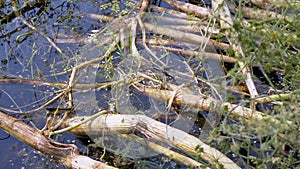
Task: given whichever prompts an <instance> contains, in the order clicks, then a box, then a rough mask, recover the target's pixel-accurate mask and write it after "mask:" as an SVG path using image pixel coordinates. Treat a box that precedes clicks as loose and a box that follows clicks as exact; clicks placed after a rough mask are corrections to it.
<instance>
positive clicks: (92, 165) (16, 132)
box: [0, 112, 114, 169]
mask: <svg viewBox="0 0 300 169" xmlns="http://www.w3.org/2000/svg"><path fill="white" fill-rule="evenodd" d="M0 127H1V128H2V129H3V130H4V131H6V132H7V133H9V134H10V135H12V136H14V137H16V138H17V139H19V140H21V141H22V142H24V143H26V144H28V145H30V146H31V147H33V148H35V149H37V150H39V151H40V152H42V153H45V154H48V155H53V156H55V157H57V159H58V161H59V162H62V163H64V165H65V166H66V167H68V168H72V169H73V168H76V169H79V168H80V169H96V168H97V169H100V168H103V169H106V168H107V169H111V168H114V167H111V166H108V165H106V164H103V163H101V162H99V161H95V160H93V159H91V158H89V157H86V156H83V155H80V154H79V151H78V148H77V147H76V146H75V145H73V144H62V143H59V142H56V141H54V140H52V139H51V138H48V137H45V136H44V135H42V134H41V133H40V131H38V130H36V129H34V128H32V127H30V126H28V125H27V124H25V123H23V122H22V121H20V120H18V119H16V118H14V117H11V116H9V115H7V114H5V113H3V112H0Z"/></svg>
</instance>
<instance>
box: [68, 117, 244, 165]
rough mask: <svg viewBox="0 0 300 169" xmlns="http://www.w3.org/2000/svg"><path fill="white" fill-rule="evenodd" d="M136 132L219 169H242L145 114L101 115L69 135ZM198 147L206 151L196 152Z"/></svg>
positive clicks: (70, 123) (74, 120)
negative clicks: (197, 157)
mask: <svg viewBox="0 0 300 169" xmlns="http://www.w3.org/2000/svg"><path fill="white" fill-rule="evenodd" d="M85 118H89V117H88V116H86V117H74V118H70V119H68V120H67V121H66V122H65V126H66V127H69V126H75V125H77V124H78V123H80V122H81V121H82V120H84V119H85ZM135 130H136V131H139V132H141V133H143V134H145V135H146V136H147V137H149V138H152V139H156V140H158V141H161V142H164V143H168V144H169V145H172V146H175V147H177V148H179V149H182V150H183V151H186V152H188V153H190V154H192V155H200V157H201V158H202V159H204V160H206V161H208V162H209V163H210V164H211V165H213V166H214V167H216V168H228V169H233V168H240V167H239V166H237V165H236V164H235V163H234V162H233V161H231V160H230V159H229V158H228V157H226V156H225V155H224V154H222V153H221V152H219V151H218V150H216V149H215V148H213V147H210V146H208V145H207V144H205V143H203V142H202V141H201V140H199V139H198V138H196V137H194V136H192V135H189V134H187V133H186V132H184V131H181V130H179V129H176V128H173V127H170V126H168V125H166V124H163V123H161V122H158V121H156V120H154V119H151V118H149V117H147V116H144V115H116V114H107V115H102V116H99V117H97V118H95V119H93V120H91V121H89V122H87V123H84V124H82V125H80V126H78V127H76V128H74V129H72V130H70V132H71V133H73V134H76V135H102V134H103V132H104V133H105V134H118V133H119V134H130V133H132V132H133V131H135ZM197 148H200V149H202V150H203V151H202V152H197V151H196V149H197Z"/></svg>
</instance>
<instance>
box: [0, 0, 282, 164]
mask: <svg viewBox="0 0 300 169" xmlns="http://www.w3.org/2000/svg"><path fill="white" fill-rule="evenodd" d="M25 2H27V1H25V0H20V1H19V2H18V3H19V4H16V3H14V1H5V2H3V1H1V0H0V8H1V10H0V61H1V63H0V77H1V78H0V79H11V78H23V79H32V80H39V81H45V82H59V83H64V84H66V83H67V82H68V80H69V77H70V73H67V74H57V73H59V72H63V71H64V70H67V69H69V68H71V67H72V66H73V65H76V64H78V60H81V59H82V60H84V59H87V58H83V57H81V56H79V55H78V54H85V53H89V52H90V53H93V52H99V51H97V50H95V51H89V48H86V51H85V47H89V46H84V44H83V43H81V42H82V40H83V39H85V38H87V37H89V36H90V35H91V33H92V32H93V31H94V30H99V29H102V28H103V27H105V26H106V23H105V22H102V21H100V20H98V19H96V18H93V17H91V16H90V15H88V14H104V15H112V16H113V17H114V18H117V17H118V14H117V13H118V12H120V9H125V8H126V9H127V8H128V9H129V8H130V7H129V6H132V4H134V3H135V2H136V1H134V0H133V1H126V0H122V1H121V2H122V3H121V5H119V6H118V5H117V6H114V4H112V3H111V4H110V3H109V2H113V1H108V0H93V1H85V0H53V1H50V2H47V3H44V2H40V3H34V2H30V3H32V4H30V5H28V4H27V5H26V3H25ZM114 2H116V1H114ZM184 2H187V1H186V0H184ZM189 2H191V3H195V2H197V3H198V1H195V0H191V1H189ZM201 2H203V3H205V4H206V5H207V6H208V7H209V5H211V4H210V1H209V0H204V1H201ZM152 3H154V4H156V5H161V6H163V7H168V8H171V9H172V7H170V6H169V5H167V4H166V3H164V2H160V1H152ZM105 5H108V8H110V9H108V8H107V6H106V7H105ZM16 9H17V10H16ZM14 10H15V11H14ZM26 24H30V25H33V26H34V27H35V28H36V31H35V32H33V31H32V29H30V28H28V25H26ZM48 37H50V39H51V41H53V42H55V43H56V44H57V46H58V47H59V48H60V49H61V50H62V51H63V54H62V53H60V52H59V51H58V50H57V49H55V46H53V45H52V44H51V43H50V42H49V39H47V38H48ZM139 38H140V37H139ZM99 41H101V39H100V40H99ZM139 49H143V50H145V49H144V48H142V47H140V48H139ZM98 55H99V54H98ZM161 55H163V54H161ZM122 57H123V56H121V54H120V53H118V52H115V53H114V63H122V64H118V66H120V67H122V66H123V67H124V69H123V70H125V69H128V67H130V66H132V65H130V64H128V63H126V60H125V61H124V60H123V62H121V60H122V59H123V58H122ZM143 57H145V58H147V59H153V58H151V56H146V54H145V56H143ZM174 58H175V59H174ZM168 59H169V58H167V57H166V59H165V60H168ZM180 59H181V56H179V55H172V59H170V60H171V61H172V63H171V64H173V65H172V66H174V65H176V66H177V68H178V69H177V70H180V69H182V71H185V70H184V68H183V67H184V65H182V62H178V60H180ZM180 61H181V60H180ZM166 62H167V61H166ZM192 62H194V63H192ZM155 64H156V65H154V64H153V65H154V66H153V65H152V66H153V69H152V71H153V72H154V73H156V74H164V76H167V74H169V76H168V77H169V79H168V80H169V81H172V82H175V83H176V82H177V83H178V84H181V83H185V81H184V80H185V79H183V78H176V76H175V75H178V74H176V73H178V72H175V73H174V71H173V70H172V67H171V66H170V65H167V64H166V65H160V63H159V62H158V63H155ZM190 64H199V63H198V60H195V61H193V60H192V61H191V63H190ZM210 64H211V65H213V67H218V65H216V64H215V63H210ZM157 65H158V67H163V66H165V67H164V69H163V70H162V69H157V67H155V66H157ZM134 66H136V65H134ZM230 66H231V67H234V65H229V66H228V67H230ZM170 67H171V68H170ZM226 67H227V66H226ZM130 68H131V67H130ZM134 69H137V67H133V69H130V71H132V70H133V71H134ZM140 70H142V69H140ZM167 70H168V71H167ZM170 70H171V71H170ZM216 70H217V71H215V73H216V72H217V74H218V73H220V74H218V75H217V76H218V77H220V76H224V72H223V71H221V72H220V71H219V70H220V69H219V68H218V69H216ZM97 71H98V72H97V73H99V72H100V73H101V74H102V75H105V73H106V72H104V71H103V70H101V69H100V68H99V69H98V68H97ZM101 71H102V72H101ZM121 71H122V70H121ZM121 71H120V72H121ZM155 71H156V72H155ZM164 71H165V72H164ZM172 71H173V72H172ZM255 71H257V72H258V73H257V72H254V73H255V74H259V73H261V72H260V70H256V69H255ZM100 73H99V74H100ZM118 73H119V72H118ZM135 73H136V72H135ZM172 73H173V74H174V76H173V75H172ZM215 73H214V74H215ZM54 74H55V75H54ZM123 74H125V75H126V74H128V72H125V73H123ZM170 74H171V75H170ZM125 75H124V76H125ZM215 75H216V74H215ZM201 76H203V77H206V76H207V77H208V76H209V75H207V73H206V72H204V73H202V74H201ZM260 76H262V75H260ZM112 77H113V78H115V79H114V80H116V79H118V78H119V77H118V76H113V74H112ZM207 77H206V78H207ZM262 77H263V76H262ZM83 78H84V79H88V78H89V77H83ZM279 78H280V77H278V78H277V79H275V81H276V82H280V79H279ZM107 79H108V78H107V77H105V78H104V77H102V76H101V77H100V76H97V77H95V78H94V79H92V80H94V81H95V80H96V81H97V82H102V81H105V80H107ZM261 79H263V78H261ZM78 81H80V80H79V78H78ZM84 82H87V81H84ZM57 90H58V88H55V87H52V86H40V85H36V84H32V83H28V82H25V81H24V82H21V83H18V82H9V83H7V82H4V81H1V82H0V110H1V111H3V112H5V113H7V114H10V115H12V116H14V117H16V118H18V119H22V120H23V121H24V122H25V123H27V124H29V125H32V124H34V125H35V126H36V127H37V128H39V129H41V128H43V126H44V124H45V121H46V118H47V115H48V114H49V110H51V109H53V108H54V109H55V108H56V107H57V106H58V105H61V102H63V101H65V100H63V99H61V100H58V101H56V102H54V103H52V104H51V105H49V106H47V109H46V108H43V109H41V110H39V111H37V112H36V113H30V114H28V113H26V111H28V110H33V109H36V108H38V107H40V106H42V105H43V104H44V103H45V102H46V101H48V100H49V99H51V98H53V97H54V96H55V95H53V92H54V91H57ZM111 90H112V91H114V92H116V93H118V92H119V91H118V89H116V88H113V89H111ZM260 90H261V91H259V93H266V91H267V90H268V88H260ZM126 92H127V93H125V94H123V95H121V96H120V98H122V97H124V98H125V99H128V98H129V97H125V96H126V95H129V94H130V95H131V97H130V99H128V100H129V102H120V103H119V104H120V105H122V106H121V107H122V108H124V110H120V111H127V110H129V109H130V110H132V109H136V111H143V112H144V113H145V114H146V115H149V116H152V115H153V114H150V113H149V112H151V111H153V110H155V111H163V110H165V107H166V103H165V102H160V101H157V100H152V99H149V97H147V96H143V95H141V94H140V93H138V92H137V91H136V90H134V89H131V88H127V91H126ZM120 93H121V92H120ZM110 94H112V93H111V92H107V91H104V90H100V91H97V92H96V96H93V98H95V100H96V102H97V103H96V105H97V107H96V108H95V109H98V108H105V109H109V108H110V101H111V100H109V99H108V98H107V97H109V95H110ZM209 94H211V93H209ZM79 95H80V94H79ZM225 96H226V94H225V95H222V96H220V97H225ZM125 99H124V100H125ZM235 99H236V100H237V101H236V103H238V102H240V101H239V100H242V99H243V98H242V97H241V98H240V97H237V98H235ZM95 100H94V101H95ZM77 101H80V100H77ZM83 101H85V102H88V101H89V100H88V101H87V100H83ZM93 103H94V102H93ZM101 103H105V104H101ZM128 103H130V105H127V104H128ZM245 104H246V103H245ZM153 105H154V107H155V108H153ZM182 107H184V106H182ZM182 107H180V108H179V107H178V109H183V108H182ZM76 108H77V109H78V110H80V111H81V110H82V109H87V108H89V109H88V110H90V107H84V106H83V107H80V106H77V107H76ZM258 108H259V109H264V110H265V109H269V108H270V109H273V107H272V106H268V105H267V106H265V107H264V106H261V107H258ZM186 111H191V112H193V113H194V112H197V113H198V112H199V110H189V109H186ZM201 112H202V115H200V113H199V114H197V113H194V116H193V117H192V118H194V119H198V118H199V116H201V118H202V119H204V117H202V116H205V117H206V118H208V117H209V113H207V112H203V111H201ZM82 113H86V112H84V111H82ZM89 113H91V112H89ZM147 113H148V114H147ZM174 114H175V113H174V112H173V114H172V115H174ZM212 118H214V117H212ZM170 119H171V120H170ZM170 119H167V120H166V123H169V124H170V123H173V122H174V121H175V120H173V119H172V117H171V118H170ZM164 120H165V119H164ZM168 120H170V121H168ZM183 122H187V121H183ZM183 122H182V123H175V127H178V128H180V127H182V126H183V125H182V124H183ZM193 122H194V121H193ZM233 123H235V122H233ZM191 126H192V127H191V128H192V130H194V129H195V131H194V133H193V134H194V135H196V136H199V135H200V134H199V133H200V131H199V130H200V129H199V126H203V121H201V120H198V121H196V122H194V123H193V124H191ZM53 138H54V139H56V140H58V141H59V142H63V143H72V144H75V145H77V146H78V147H79V149H80V152H81V153H83V154H88V155H90V156H91V157H94V158H99V156H101V153H100V152H101V151H102V150H101V149H99V148H95V149H96V150H95V151H88V150H87V147H86V145H88V144H90V143H91V139H90V138H87V137H75V136H74V135H71V134H68V133H66V134H63V135H57V136H55V137H53ZM200 138H201V137H200ZM216 144H217V143H216ZM223 144H227V143H223ZM258 147H259V146H258ZM89 150H90V149H89ZM228 152H229V150H228ZM246 153H247V152H246ZM244 154H245V153H244ZM253 154H255V153H253ZM128 156H130V155H128ZM255 156H257V155H255ZM111 160H115V161H113V162H112V163H114V162H116V161H117V160H118V159H111ZM123 160H124V159H123ZM166 161H168V162H166ZM131 162H132V161H130V160H127V161H126V159H125V160H124V161H123V163H128V164H125V165H124V166H126V167H129V168H130V167H136V168H142V167H146V168H158V167H164V168H186V166H184V165H182V164H179V163H176V162H174V161H169V159H168V160H167V159H166V157H164V156H162V155H158V156H155V157H153V158H149V159H142V160H140V161H138V164H135V165H136V166H134V164H132V163H131ZM0 164H1V167H0V168H4V169H11V168H22V167H24V168H65V167H64V166H63V165H61V164H58V163H56V162H55V160H53V158H52V157H49V156H45V155H42V154H40V153H39V152H38V151H36V150H34V149H33V148H31V147H29V146H27V145H24V144H23V143H22V142H20V141H18V140H17V139H15V138H13V137H12V136H10V135H8V134H7V133H5V132H4V131H2V130H0Z"/></svg>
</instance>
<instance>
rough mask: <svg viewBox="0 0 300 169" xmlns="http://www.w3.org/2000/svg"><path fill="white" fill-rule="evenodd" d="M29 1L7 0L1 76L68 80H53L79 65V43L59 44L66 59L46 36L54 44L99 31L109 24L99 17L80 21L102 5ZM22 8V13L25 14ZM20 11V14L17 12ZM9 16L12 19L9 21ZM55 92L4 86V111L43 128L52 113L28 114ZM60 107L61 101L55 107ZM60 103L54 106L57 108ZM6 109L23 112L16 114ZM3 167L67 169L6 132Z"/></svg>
mask: <svg viewBox="0 0 300 169" xmlns="http://www.w3.org/2000/svg"><path fill="white" fill-rule="evenodd" d="M23 3H25V1H19V4H14V3H13V2H11V1H6V2H5V3H2V1H1V4H0V7H1V10H0V20H1V26H0V61H1V63H0V76H1V77H2V78H24V79H36V80H43V81H48V82H66V81H67V79H68V76H66V75H63V76H51V74H53V73H55V71H56V72H60V71H62V70H63V69H65V68H68V66H69V65H72V64H74V63H72V62H74V60H72V59H71V58H73V56H74V54H75V53H74V52H76V49H77V47H78V44H79V43H75V44H72V43H65V41H64V43H60V44H58V46H59V48H61V49H62V50H63V51H64V52H65V57H63V56H62V55H61V54H60V53H59V52H57V50H55V49H54V48H53V47H52V46H51V45H50V43H49V42H48V41H47V40H46V38H45V37H44V36H43V35H42V34H47V36H49V37H51V38H52V39H53V40H54V41H55V40H56V39H66V40H68V39H79V40H80V39H81V38H82V37H84V36H87V35H88V34H87V33H90V32H91V30H94V29H98V28H99V27H101V26H103V23H101V22H99V21H97V20H96V19H91V18H88V17H80V16H82V14H80V13H100V12H99V11H100V9H99V8H95V6H99V4H101V3H102V2H97V1H88V2H84V1H76V2H74V3H73V2H67V1H63V0H55V1H51V2H49V3H47V4H46V3H41V4H34V2H32V5H29V8H28V6H26V5H22V4H23ZM13 7H16V9H20V13H18V14H17V15H20V16H18V17H16V16H14V17H13V14H14V12H13ZM21 9H22V10H21ZM16 13H17V12H16ZM7 16H12V18H9V17H7ZM22 20H26V22H28V23H30V24H32V25H34V26H35V27H36V28H37V29H38V31H39V32H41V33H40V34H39V33H34V34H32V33H31V30H30V29H29V28H28V27H27V26H25V25H24V22H22ZM54 89H55V88H52V87H40V86H37V85H31V84H14V83H9V84H5V83H1V84H0V90H1V91H0V106H1V110H2V111H3V112H5V113H8V114H14V115H15V116H16V117H18V118H23V119H24V120H25V122H26V123H29V119H31V120H30V121H31V122H32V123H34V124H35V125H37V127H39V128H42V127H43V124H44V122H45V118H46V113H47V111H46V110H44V109H43V110H41V111H39V112H38V113H35V114H33V115H29V116H23V115H24V113H22V112H25V111H26V110H31V109H35V108H37V107H39V106H41V105H42V104H43V103H44V102H45V100H48V99H49V97H50V98H51V97H52V96H51V92H52V91H54ZM55 104H56V103H55ZM55 104H53V105H52V106H54V107H55ZM6 109H9V110H15V111H20V110H21V111H22V112H20V113H11V112H10V111H5V110H6ZM59 139H60V140H62V141H63V142H66V143H75V144H76V143H77V144H78V145H81V143H80V141H79V140H74V136H71V135H68V134H67V135H64V137H63V138H60V137H59ZM0 164H1V167H0V168H3V169H9V168H22V167H25V168H64V167H63V166H61V165H60V164H57V163H55V162H53V160H51V158H50V157H46V156H44V155H41V154H40V153H39V152H38V151H36V150H34V149H32V148H31V147H29V146H27V145H24V144H23V143H22V142H20V141H18V140H16V139H15V138H13V137H12V136H9V135H8V134H7V133H5V132H4V131H2V130H0Z"/></svg>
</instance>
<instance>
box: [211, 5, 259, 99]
mask: <svg viewBox="0 0 300 169" xmlns="http://www.w3.org/2000/svg"><path fill="white" fill-rule="evenodd" d="M212 7H213V10H214V12H215V13H217V14H218V15H219V17H220V24H221V28H222V29H224V30H225V33H226V37H227V39H228V41H229V43H230V44H231V46H232V48H233V50H234V52H235V54H236V55H237V56H239V55H241V56H242V57H243V58H246V56H245V54H244V52H243V49H242V46H241V43H240V42H239V41H237V37H238V34H237V32H236V31H234V30H233V29H232V26H233V19H232V18H231V14H230V11H229V8H228V6H227V2H226V1H225V0H215V1H212ZM238 64H239V66H240V67H241V70H242V73H243V74H244V75H245V76H246V80H245V82H246V85H247V87H248V90H249V92H250V95H251V97H252V98H254V97H256V96H258V92H257V90H256V87H255V84H254V82H253V80H252V75H251V71H250V68H249V67H248V66H247V65H246V64H245V63H244V61H241V60H239V61H238Z"/></svg>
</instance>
